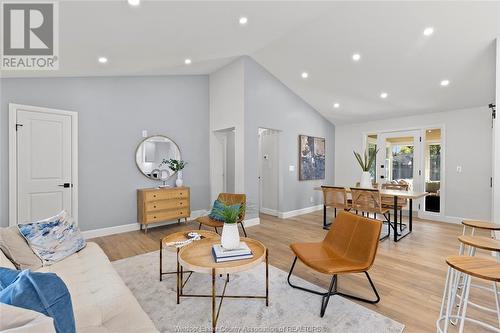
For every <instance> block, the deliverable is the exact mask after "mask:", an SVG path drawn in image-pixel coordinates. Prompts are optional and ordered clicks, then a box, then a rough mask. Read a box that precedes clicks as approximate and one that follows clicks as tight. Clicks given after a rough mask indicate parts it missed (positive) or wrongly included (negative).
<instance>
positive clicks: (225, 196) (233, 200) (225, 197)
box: [196, 193, 247, 237]
mask: <svg viewBox="0 0 500 333" xmlns="http://www.w3.org/2000/svg"><path fill="white" fill-rule="evenodd" d="M217 200H220V201H222V202H224V203H225V204H226V205H235V204H240V205H246V201H247V196H246V195H245V194H234V193H220V194H219V196H218V197H217ZM244 207H245V206H243V208H244ZM244 219H245V209H243V211H242V212H241V214H240V218H239V219H238V224H239V225H240V226H241V229H242V230H243V234H244V235H245V237H247V232H246V230H245V227H244V226H243V220H244ZM196 222H198V223H199V224H200V227H199V228H198V229H201V226H202V225H204V226H206V227H210V228H214V229H215V232H216V233H219V232H218V230H217V228H222V227H223V226H224V222H221V221H217V220H212V219H211V218H210V217H208V216H201V217H199V218H197V219H196Z"/></svg>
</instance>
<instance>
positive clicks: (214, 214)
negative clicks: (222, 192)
mask: <svg viewBox="0 0 500 333" xmlns="http://www.w3.org/2000/svg"><path fill="white" fill-rule="evenodd" d="M240 206H241V205H240V204H235V205H232V206H229V207H231V208H233V209H238V210H239V209H240ZM225 207H227V205H226V204H225V203H224V202H222V201H220V200H218V199H217V200H215V201H214V206H213V207H212V211H211V212H210V214H209V215H208V217H210V218H211V219H212V220H216V221H220V222H224V217H222V216H221V215H220V211H221V210H222V209H224V208H225Z"/></svg>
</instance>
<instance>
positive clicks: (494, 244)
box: [452, 235, 500, 327]
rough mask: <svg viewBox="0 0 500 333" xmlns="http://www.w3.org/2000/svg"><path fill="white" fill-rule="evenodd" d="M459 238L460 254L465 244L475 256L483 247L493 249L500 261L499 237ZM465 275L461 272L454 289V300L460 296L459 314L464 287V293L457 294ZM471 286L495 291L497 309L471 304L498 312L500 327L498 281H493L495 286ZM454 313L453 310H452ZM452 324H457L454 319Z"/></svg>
mask: <svg viewBox="0 0 500 333" xmlns="http://www.w3.org/2000/svg"><path fill="white" fill-rule="evenodd" d="M458 240H459V241H460V249H461V250H460V255H463V254H464V253H463V252H464V247H465V245H467V246H469V248H470V250H469V256H472V257H473V256H475V255H476V250H477V249H481V250H485V251H492V252H495V256H496V258H497V262H500V240H497V239H492V238H489V237H479V236H464V235H462V236H459V237H458ZM463 280H464V276H463V274H461V273H459V274H458V276H457V279H456V281H454V290H453V300H454V299H455V297H456V298H458V299H459V300H460V302H459V303H458V305H457V308H458V310H457V315H458V314H459V313H460V309H461V307H462V306H463V302H462V299H463V296H464V290H463V289H462V293H461V294H460V295H458V294H457V292H458V290H460V289H461V288H462V287H463V284H464V281H463ZM471 287H474V288H478V289H483V290H487V291H490V292H492V293H493V295H494V297H495V305H496V306H495V309H492V308H488V307H486V306H483V305H479V304H477V303H474V302H471V301H469V305H471V306H474V307H476V308H478V309H481V310H483V311H487V312H491V313H496V315H497V318H498V325H499V327H500V303H499V300H498V289H497V284H496V282H493V288H488V287H484V286H481V285H477V284H471ZM452 314H453V311H452ZM452 324H454V325H455V324H456V322H455V323H454V322H453V321H452Z"/></svg>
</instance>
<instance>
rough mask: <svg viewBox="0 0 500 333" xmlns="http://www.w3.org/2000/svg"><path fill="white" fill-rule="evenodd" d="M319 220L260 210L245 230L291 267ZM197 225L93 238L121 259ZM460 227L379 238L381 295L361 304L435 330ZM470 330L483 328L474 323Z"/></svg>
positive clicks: (364, 288)
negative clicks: (294, 248)
mask: <svg viewBox="0 0 500 333" xmlns="http://www.w3.org/2000/svg"><path fill="white" fill-rule="evenodd" d="M321 221H322V212H315V213H311V214H306V215H301V216H298V217H295V218H290V219H278V218H275V217H272V216H268V215H261V224H260V225H257V226H254V227H251V228H247V232H248V236H249V237H251V238H255V239H258V240H260V241H262V242H263V243H264V244H265V245H266V246H267V247H268V248H269V256H270V264H271V265H273V266H275V267H278V268H280V269H282V270H284V271H287V272H288V270H289V268H290V264H291V262H292V259H293V255H292V252H291V251H290V249H289V244H291V243H293V242H311V241H318V240H321V239H322V238H323V237H324V235H325V233H326V231H324V230H323V229H322V228H321V223H322V222H321ZM197 227H198V225H197V224H195V223H194V222H188V223H187V224H181V225H171V226H164V227H157V228H151V229H150V230H149V231H148V233H147V234H144V233H142V232H140V231H133V232H128V233H122V234H117V235H111V236H106V237H100V238H95V239H93V240H92V241H94V242H96V243H98V244H99V245H100V246H101V247H102V248H103V250H104V252H105V253H106V254H107V255H108V257H109V259H110V260H118V259H122V258H127V257H131V256H135V255H139V254H143V253H146V252H150V251H156V250H158V246H159V240H160V239H161V238H162V237H163V236H164V235H167V234H169V233H173V232H177V231H180V230H186V229H192V228H197ZM461 232H462V229H461V226H459V225H454V224H448V223H442V222H432V221H425V220H419V219H414V223H413V233H412V234H411V235H409V236H408V237H406V238H404V239H403V240H401V241H400V242H398V243H394V242H393V241H392V240H385V241H383V242H381V243H380V246H379V251H378V254H377V259H376V260H375V264H374V266H373V268H372V270H371V271H370V275H371V276H372V279H373V281H374V283H375V285H376V287H377V289H378V291H379V294H380V297H381V301H380V302H379V303H378V304H376V305H370V304H366V303H360V304H362V305H363V306H366V307H368V308H370V309H373V310H374V311H377V312H379V313H381V314H383V315H385V316H387V317H390V318H392V319H394V320H397V321H399V322H401V323H403V324H405V325H406V329H405V332H434V331H435V321H436V319H437V317H438V313H439V307H440V304H441V303H440V302H441V296H442V291H443V286H444V281H445V276H446V269H447V266H446V264H445V261H444V258H445V257H446V256H447V255H454V254H457V252H458V246H459V245H458V241H457V236H458V235H460V234H461ZM483 255H485V256H486V255H488V254H483ZM490 258H491V257H490ZM295 273H296V274H297V275H298V276H300V277H302V278H304V279H306V280H308V281H310V282H312V283H315V284H317V285H318V286H320V287H323V288H327V287H328V283H329V281H330V277H328V276H325V275H322V274H319V273H313V272H312V271H311V270H309V269H307V268H306V267H305V266H303V265H302V264H298V265H297V268H296V270H295ZM367 284H368V283H367V281H366V279H365V278H364V275H352V274H351V275H348V276H342V277H341V278H340V282H339V289H340V290H345V291H347V292H349V293H358V294H360V295H362V296H366V297H371V294H370V290H369V289H368V285H367ZM474 292H475V291H473V292H471V297H474V296H475V294H474ZM476 296H477V297H479V298H482V299H483V300H489V299H492V296H491V295H490V294H484V295H483V294H479V293H477V295H476ZM271 303H272V300H271ZM487 304H489V305H490V306H491V305H493V303H489V302H488V303H487ZM311 306H313V307H317V310H318V321H319V320H321V319H320V318H319V308H320V298H319V296H318V302H317V304H311ZM469 313H470V314H471V316H472V315H479V316H480V317H481V319H483V320H487V321H488V322H490V323H492V324H495V321H494V320H495V317H494V316H491V315H489V314H488V315H482V314H478V313H477V312H474V311H473V310H471V311H469ZM468 327H469V326H468V325H466V328H468ZM470 331H473V332H481V331H482V330H481V329H480V328H478V327H477V326H472V325H471V326H470Z"/></svg>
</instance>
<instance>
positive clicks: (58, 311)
mask: <svg viewBox="0 0 500 333" xmlns="http://www.w3.org/2000/svg"><path fill="white" fill-rule="evenodd" d="M0 302H1V303H5V304H9V305H13V306H17V307H21V308H25V309H29V310H33V311H37V312H40V313H43V314H44V315H46V316H49V317H51V318H53V319H54V326H55V329H56V332H57V333H75V332H76V329H75V317H74V314H73V306H72V305H71V296H70V294H69V291H68V288H67V287H66V285H65V284H64V282H63V280H61V278H60V277H58V276H57V275H56V274H54V273H39V272H32V271H30V270H24V271H16V270H13V269H8V268H3V267H0Z"/></svg>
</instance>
